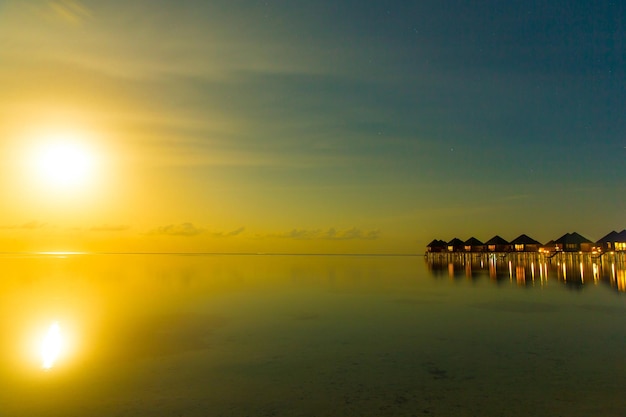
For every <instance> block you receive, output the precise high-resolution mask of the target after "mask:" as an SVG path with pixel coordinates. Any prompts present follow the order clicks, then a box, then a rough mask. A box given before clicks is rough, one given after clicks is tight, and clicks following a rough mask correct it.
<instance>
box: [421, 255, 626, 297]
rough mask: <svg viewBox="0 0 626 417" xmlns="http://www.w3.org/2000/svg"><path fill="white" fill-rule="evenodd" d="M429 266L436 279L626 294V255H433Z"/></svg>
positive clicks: (427, 264) (428, 256)
mask: <svg viewBox="0 0 626 417" xmlns="http://www.w3.org/2000/svg"><path fill="white" fill-rule="evenodd" d="M425 260H426V266H427V268H428V270H429V271H430V273H431V274H432V275H433V276H435V277H446V276H447V277H450V278H453V279H461V278H469V279H472V280H474V279H479V278H481V277H486V278H489V279H490V280H492V281H494V282H496V283H502V282H507V281H509V282H511V283H513V282H514V283H516V284H517V285H519V286H535V285H540V286H543V285H547V283H548V281H549V280H552V281H556V282H559V283H562V284H565V285H567V286H569V287H572V288H580V289H582V288H583V287H584V286H585V285H586V284H599V283H605V284H608V285H610V286H611V287H612V288H614V289H616V290H617V291H620V292H626V254H624V253H605V254H603V255H601V256H597V255H593V254H586V253H563V252H561V253H557V254H556V255H552V256H550V255H545V254H540V253H539V254H537V253H525V254H520V253H489V254H484V253H482V254H477V253H429V254H427V255H426V256H425Z"/></svg>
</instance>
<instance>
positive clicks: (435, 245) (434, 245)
mask: <svg viewBox="0 0 626 417" xmlns="http://www.w3.org/2000/svg"><path fill="white" fill-rule="evenodd" d="M447 248H448V243H447V242H446V241H445V240H439V239H434V240H433V241H432V242H430V243H429V244H428V246H426V251H427V252H430V253H441V252H445V251H446V249H447Z"/></svg>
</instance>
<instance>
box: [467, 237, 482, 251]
mask: <svg viewBox="0 0 626 417" xmlns="http://www.w3.org/2000/svg"><path fill="white" fill-rule="evenodd" d="M463 245H464V247H465V251H466V252H482V251H484V250H485V244H484V243H483V242H481V241H480V240H478V239H476V238H475V237H473V236H472V237H470V238H469V239H467V240H466V241H465V242H464V243H463Z"/></svg>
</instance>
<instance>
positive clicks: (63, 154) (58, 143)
mask: <svg viewBox="0 0 626 417" xmlns="http://www.w3.org/2000/svg"><path fill="white" fill-rule="evenodd" d="M32 165H33V168H34V170H35V174H36V176H37V177H38V179H39V180H40V181H41V182H42V183H44V184H46V185H48V186H52V187H57V188H74V187H77V186H81V185H85V184H86V183H88V182H89V180H90V179H91V178H92V176H93V174H94V167H95V156H94V154H93V152H92V151H91V150H90V149H89V147H88V146H87V145H86V144H84V143H82V142H81V141H80V140H77V139H75V138H72V137H69V136H58V137H52V138H50V139H49V140H46V141H44V142H42V143H40V144H39V145H38V146H37V147H36V149H35V151H34V152H33V158H32Z"/></svg>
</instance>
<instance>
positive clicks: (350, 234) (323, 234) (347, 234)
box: [269, 227, 380, 240]
mask: <svg viewBox="0 0 626 417" xmlns="http://www.w3.org/2000/svg"><path fill="white" fill-rule="evenodd" d="M269 237H278V238H282V239H295V240H375V239H378V238H379V237H380V230H361V229H357V228H356V227H353V228H351V229H345V230H338V229H335V228H334V227H331V228H329V229H327V230H322V229H312V230H309V229H293V230H291V231H289V232H286V233H279V234H275V235H270V236H269Z"/></svg>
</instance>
